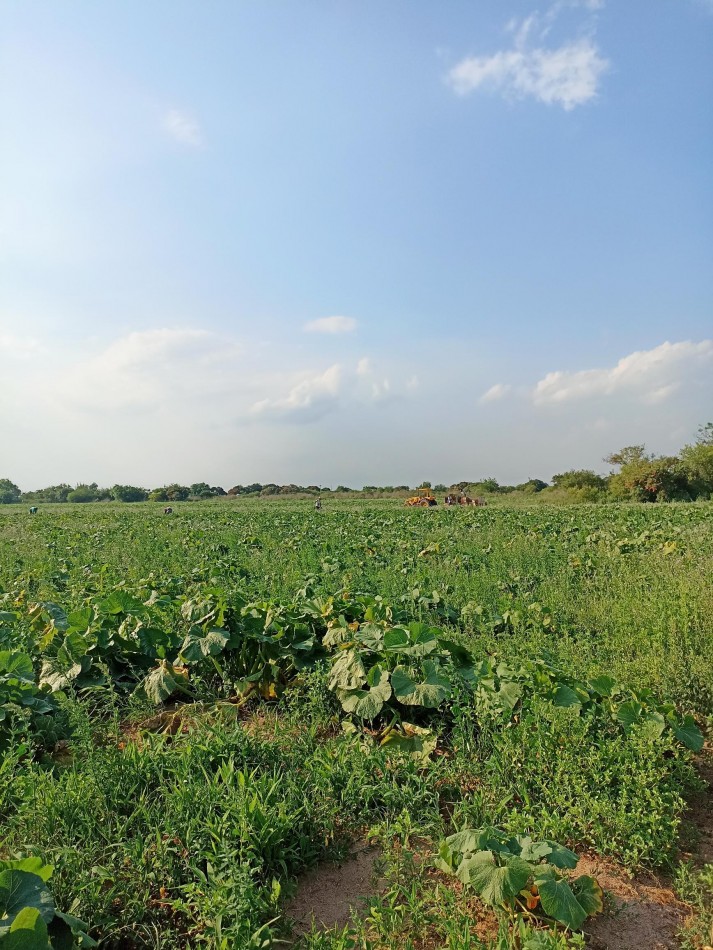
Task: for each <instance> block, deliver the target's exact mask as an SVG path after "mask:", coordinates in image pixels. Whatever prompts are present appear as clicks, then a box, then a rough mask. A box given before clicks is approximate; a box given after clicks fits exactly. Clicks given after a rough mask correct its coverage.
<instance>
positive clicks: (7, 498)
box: [0, 478, 22, 505]
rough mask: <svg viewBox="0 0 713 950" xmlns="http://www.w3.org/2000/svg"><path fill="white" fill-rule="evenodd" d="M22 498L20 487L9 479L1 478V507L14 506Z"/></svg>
mask: <svg viewBox="0 0 713 950" xmlns="http://www.w3.org/2000/svg"><path fill="white" fill-rule="evenodd" d="M21 497H22V492H21V491H20V489H19V488H18V486H17V485H16V484H15V483H14V482H11V481H10V479H9V478H0V505H14V504H16V503H17V502H18V501H20V498H21Z"/></svg>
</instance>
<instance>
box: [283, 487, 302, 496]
mask: <svg viewBox="0 0 713 950" xmlns="http://www.w3.org/2000/svg"><path fill="white" fill-rule="evenodd" d="M302 491H304V489H303V488H302V487H300V486H299V485H281V486H280V494H281V495H296V494H297V493H298V492H302Z"/></svg>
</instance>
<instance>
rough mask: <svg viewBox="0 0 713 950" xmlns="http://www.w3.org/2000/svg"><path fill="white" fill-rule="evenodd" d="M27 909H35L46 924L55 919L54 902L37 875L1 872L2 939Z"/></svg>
mask: <svg viewBox="0 0 713 950" xmlns="http://www.w3.org/2000/svg"><path fill="white" fill-rule="evenodd" d="M25 907H33V908H35V909H36V910H37V911H38V912H39V913H40V915H41V917H42V919H43V920H44V921H45V923H49V922H50V920H52V918H53V917H54V901H53V900H52V895H51V894H50V892H49V891H48V890H47V887H46V886H45V882H44V881H43V880H42V878H41V877H39V876H38V875H37V874H32V873H31V872H30V871H19V870H16V869H14V868H13V869H12V870H6V871H1V872H0V937H2V936H3V935H4V934H5V933H6V932H7V931H8V930H9V928H10V926H11V925H12V922H13V921H14V919H15V917H16V916H17V915H18V914H19V913H20V911H21V910H23V909H24V908H25Z"/></svg>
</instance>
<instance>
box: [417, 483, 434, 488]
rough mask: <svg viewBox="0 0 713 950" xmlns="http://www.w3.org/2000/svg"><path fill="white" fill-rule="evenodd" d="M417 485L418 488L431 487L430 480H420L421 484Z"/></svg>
mask: <svg viewBox="0 0 713 950" xmlns="http://www.w3.org/2000/svg"><path fill="white" fill-rule="evenodd" d="M418 487H419V488H430V487H431V483H430V482H421V484H420V485H419V486H418Z"/></svg>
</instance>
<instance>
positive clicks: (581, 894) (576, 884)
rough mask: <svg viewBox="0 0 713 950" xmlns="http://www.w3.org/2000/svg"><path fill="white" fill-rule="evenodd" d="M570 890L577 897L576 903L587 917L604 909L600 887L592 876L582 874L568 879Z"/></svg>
mask: <svg viewBox="0 0 713 950" xmlns="http://www.w3.org/2000/svg"><path fill="white" fill-rule="evenodd" d="M570 884H571V885H572V891H573V893H574V896H575V897H576V898H577V903H578V904H579V905H580V906H581V908H582V910H583V911H584V912H585V914H586V915H587V917H593V916H594V914H600V913H601V912H602V910H603V909H604V900H603V896H604V895H603V894H602V889H601V887H600V886H599V884H598V883H597V882H596V881H595V880H594V878H593V877H589V875H587V874H583V875H582V876H581V877H578V878H575V880H573V881H570Z"/></svg>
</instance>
